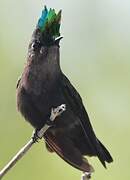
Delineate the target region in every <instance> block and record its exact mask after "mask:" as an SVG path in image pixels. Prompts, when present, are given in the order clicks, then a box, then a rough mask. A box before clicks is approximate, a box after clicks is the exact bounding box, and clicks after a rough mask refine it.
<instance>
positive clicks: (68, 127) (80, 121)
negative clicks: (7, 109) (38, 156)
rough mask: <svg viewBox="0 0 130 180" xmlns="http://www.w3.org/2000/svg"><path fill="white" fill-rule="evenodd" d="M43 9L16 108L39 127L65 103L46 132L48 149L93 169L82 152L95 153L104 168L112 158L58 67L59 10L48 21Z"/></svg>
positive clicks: (20, 85) (90, 154)
mask: <svg viewBox="0 0 130 180" xmlns="http://www.w3.org/2000/svg"><path fill="white" fill-rule="evenodd" d="M44 11H45V12H44ZM44 11H43V12H42V18H40V20H39V23H40V25H39V24H38V25H37V27H36V29H35V31H34V33H33V35H32V40H31V42H30V45H29V50H28V58H27V63H26V66H25V68H24V71H23V74H22V76H21V79H20V80H19V82H18V85H17V107H18V110H19V111H20V112H21V113H22V115H23V116H24V118H25V119H26V120H27V121H29V122H30V124H31V125H32V126H33V127H34V128H35V129H40V128H42V127H43V126H44V124H45V123H46V120H47V119H48V117H49V115H50V112H51V108H52V107H57V106H59V105H61V104H66V111H65V112H64V113H63V114H62V115H61V116H59V117H57V119H56V121H55V122H54V124H55V125H54V126H53V127H51V128H50V129H48V130H47V132H46V133H45V136H44V138H45V141H46V146H47V149H48V150H49V151H50V152H53V151H55V152H56V153H57V154H58V155H59V156H61V157H62V158H63V159H64V160H65V161H67V162H68V163H69V164H71V165H72V166H74V167H76V168H78V169H79V170H82V171H86V172H91V171H93V169H92V167H91V166H90V165H89V163H88V162H87V160H85V158H84V157H83V156H84V155H88V156H97V157H98V158H99V160H100V161H101V163H102V164H103V166H104V167H106V165H105V162H108V163H110V162H112V161H113V160H112V157H111V155H110V153H109V152H108V151H107V149H106V148H105V147H104V146H103V144H102V143H101V142H100V141H99V140H98V139H97V138H96V135H95V133H94V131H93V128H92V126H91V123H90V121H89V117H88V114H87V112H86V110H85V108H84V105H83V102H82V99H81V97H80V95H79V94H78V92H77V91H76V89H75V88H74V87H73V85H72V84H71V83H70V81H69V80H68V79H67V77H66V76H65V75H64V74H63V72H62V70H61V68H60V62H59V60H60V59H59V50H60V48H59V41H60V39H58V37H59V27H60V16H61V12H60V13H58V14H56V13H55V11H54V10H53V13H52V12H51V13H52V14H53V15H54V16H51V17H50V20H49V18H48V19H47V16H49V15H47V13H48V10H47V8H46V7H45V9H44ZM51 11H52V10H51ZM51 13H50V14H51ZM52 14H51V15H52ZM52 17H53V18H52ZM48 24H49V25H48ZM54 26H55V27H56V28H57V29H56V28H55V27H54ZM52 29H54V31H52Z"/></svg>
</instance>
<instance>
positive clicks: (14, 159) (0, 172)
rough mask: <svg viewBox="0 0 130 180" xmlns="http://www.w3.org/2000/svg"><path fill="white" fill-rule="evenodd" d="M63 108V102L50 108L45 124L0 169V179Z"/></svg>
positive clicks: (40, 136) (64, 108)
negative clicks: (48, 117)
mask: <svg viewBox="0 0 130 180" xmlns="http://www.w3.org/2000/svg"><path fill="white" fill-rule="evenodd" d="M65 110H66V105H65V104H62V105H60V106H58V107H57V108H52V109H51V115H50V119H49V120H48V121H47V124H45V125H44V127H43V128H42V129H41V130H39V131H38V132H35V133H34V135H33V137H32V138H31V139H30V140H29V141H28V142H27V144H26V145H25V146H24V147H22V148H21V149H20V151H19V152H18V153H17V154H16V155H15V156H14V157H13V158H12V159H11V160H10V161H9V163H8V164H7V165H6V166H5V167H4V168H3V169H2V170H1V171H0V179H2V177H4V175H5V174H7V172H8V171H9V170H11V169H12V167H13V166H14V165H15V164H16V163H17V162H18V161H19V160H20V159H21V158H22V157H23V156H24V155H25V154H26V153H27V152H28V150H29V149H30V148H31V147H32V145H33V144H34V143H36V142H38V140H39V139H41V138H42V137H43V135H44V133H45V132H46V131H47V129H48V128H49V127H51V126H52V123H53V121H54V120H55V119H56V117H57V116H59V115H61V114H62V113H63V112H64V111H65Z"/></svg>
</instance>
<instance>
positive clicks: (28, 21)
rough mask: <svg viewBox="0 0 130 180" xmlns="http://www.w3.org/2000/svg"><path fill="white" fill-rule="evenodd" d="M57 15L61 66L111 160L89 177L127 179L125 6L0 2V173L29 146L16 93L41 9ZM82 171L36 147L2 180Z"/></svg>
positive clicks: (129, 110) (112, 1)
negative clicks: (50, 10)
mask: <svg viewBox="0 0 130 180" xmlns="http://www.w3.org/2000/svg"><path fill="white" fill-rule="evenodd" d="M45 4H46V5H47V6H48V7H52V8H56V9H57V10H59V9H62V10H63V16H62V27H61V31H62V35H63V37H64V38H63V40H62V42H61V65H62V69H63V71H64V72H65V73H66V75H67V76H68V77H69V78H70V80H71V81H72V82H73V84H74V85H75V86H76V88H77V89H78V90H79V92H80V94H81V96H82V97H83V101H84V104H85V106H86V108H87V111H88V113H89V116H90V118H91V122H92V124H93V127H94V129H95V131H96V134H97V136H98V137H99V138H100V139H101V141H103V142H104V144H105V145H106V147H108V149H109V150H110V152H111V154H112V155H113V158H114V163H112V164H110V165H108V169H107V170H105V169H104V168H103V167H102V165H101V164H100V162H99V161H98V160H97V158H91V159H90V160H89V161H90V162H91V163H92V164H93V166H94V167H95V173H94V175H93V178H92V179H96V180H99V179H100V180H115V179H118V180H121V179H124V180H129V179H130V170H129V168H130V119H129V117H130V1H128V0H124V1H122V0H118V1H117V0H95V1H93V0H77V1H68V0H62V1H61V0H57V1H56V0H53V1H52V0H46V1H42V0H37V1H36V0H22V1H18V0H10V1H7V0H0V168H2V167H3V166H4V165H5V164H6V163H7V162H8V160H9V159H10V158H11V157H12V156H13V155H14V154H15V153H16V152H17V151H18V150H19V149H20V148H21V147H22V146H23V145H24V144H25V143H26V142H27V141H28V139H29V138H30V136H31V133H32V130H33V129H32V127H31V126H30V125H29V124H28V123H26V122H25V121H24V120H23V118H22V117H21V115H20V114H19V113H18V112H17V110H16V97H15V91H16V89H15V87H16V81H17V79H18V76H19V75H20V74H21V72H22V70H23V67H24V64H25V62H26V53H27V47H28V43H29V40H30V37H31V34H32V31H33V29H34V27H35V25H36V23H37V19H38V17H39V16H40V14H41V10H42V8H43V6H44V5H45ZM80 175H81V172H80V171H78V170H76V169H74V168H72V167H71V166H69V165H68V164H67V163H65V162H63V160H61V159H60V158H59V157H58V156H57V155H55V154H50V153H48V152H47V151H46V149H45V146H44V143H43V142H40V143H38V144H36V145H34V147H33V148H32V149H31V150H30V151H29V152H28V154H26V156H25V157H24V158H23V159H22V160H21V161H20V162H19V163H18V164H17V165H16V167H15V168H13V169H12V170H11V171H10V172H9V173H8V174H7V175H6V176H5V178H4V179H5V180H22V179H25V180H36V179H37V180H41V179H47V180H52V179H53V180H57V179H62V180H79V179H80Z"/></svg>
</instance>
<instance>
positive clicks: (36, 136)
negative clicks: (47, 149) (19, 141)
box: [32, 129, 39, 142]
mask: <svg viewBox="0 0 130 180" xmlns="http://www.w3.org/2000/svg"><path fill="white" fill-rule="evenodd" d="M32 139H33V142H38V139H39V136H38V130H37V129H36V130H34V131H33V134H32Z"/></svg>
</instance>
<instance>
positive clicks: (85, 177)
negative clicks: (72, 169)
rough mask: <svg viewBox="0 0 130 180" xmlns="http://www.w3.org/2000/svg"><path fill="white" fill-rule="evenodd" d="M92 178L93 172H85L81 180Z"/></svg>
mask: <svg viewBox="0 0 130 180" xmlns="http://www.w3.org/2000/svg"><path fill="white" fill-rule="evenodd" d="M89 179H91V173H87V172H83V174H82V176H81V180H89Z"/></svg>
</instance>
